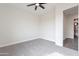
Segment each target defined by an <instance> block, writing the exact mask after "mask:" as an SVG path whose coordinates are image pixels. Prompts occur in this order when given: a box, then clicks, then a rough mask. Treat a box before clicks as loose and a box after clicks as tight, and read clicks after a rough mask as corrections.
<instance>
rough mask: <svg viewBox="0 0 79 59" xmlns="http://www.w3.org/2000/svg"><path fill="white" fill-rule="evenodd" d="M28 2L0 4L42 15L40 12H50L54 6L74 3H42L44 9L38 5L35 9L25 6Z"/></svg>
mask: <svg viewBox="0 0 79 59" xmlns="http://www.w3.org/2000/svg"><path fill="white" fill-rule="evenodd" d="M28 4H30V3H6V4H5V3H4V4H0V5H8V6H11V7H16V8H18V9H21V10H25V11H28V12H30V13H32V14H37V15H42V14H46V13H48V12H50V11H51V10H52V9H53V8H55V7H56V6H59V7H61V6H69V5H73V4H74V3H47V4H44V7H45V9H42V8H40V7H38V9H37V11H35V6H30V7H27V6H26V5H28Z"/></svg>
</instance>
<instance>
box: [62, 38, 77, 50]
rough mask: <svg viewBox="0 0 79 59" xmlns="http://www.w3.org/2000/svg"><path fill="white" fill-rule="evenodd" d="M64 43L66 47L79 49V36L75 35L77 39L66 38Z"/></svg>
mask: <svg viewBox="0 0 79 59" xmlns="http://www.w3.org/2000/svg"><path fill="white" fill-rule="evenodd" d="M63 45H64V47H67V48H70V49H74V50H76V51H78V38H77V37H75V39H70V38H67V39H65V40H64V44H63Z"/></svg>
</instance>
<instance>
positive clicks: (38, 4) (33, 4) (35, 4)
mask: <svg viewBox="0 0 79 59" xmlns="http://www.w3.org/2000/svg"><path fill="white" fill-rule="evenodd" d="M43 4H46V3H32V4H29V5H27V6H28V7H29V6H35V10H37V7H41V8H42V9H45V7H44V6H43Z"/></svg>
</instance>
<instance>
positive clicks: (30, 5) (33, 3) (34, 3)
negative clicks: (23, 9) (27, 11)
mask: <svg viewBox="0 0 79 59" xmlns="http://www.w3.org/2000/svg"><path fill="white" fill-rule="evenodd" d="M35 4H36V3H33V4H29V5H27V6H32V5H35Z"/></svg>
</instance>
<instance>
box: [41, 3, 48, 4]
mask: <svg viewBox="0 0 79 59" xmlns="http://www.w3.org/2000/svg"><path fill="white" fill-rule="evenodd" d="M39 4H47V3H39Z"/></svg>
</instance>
